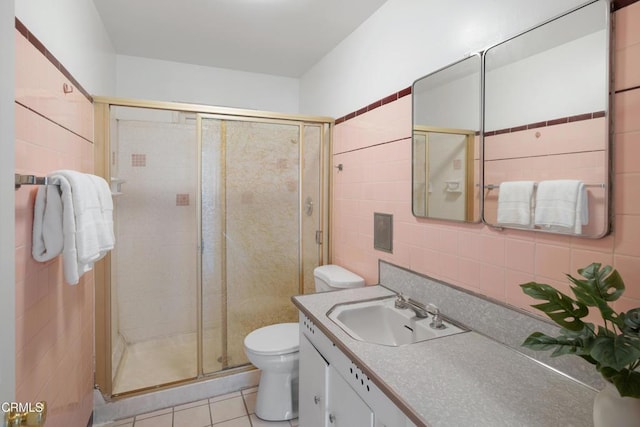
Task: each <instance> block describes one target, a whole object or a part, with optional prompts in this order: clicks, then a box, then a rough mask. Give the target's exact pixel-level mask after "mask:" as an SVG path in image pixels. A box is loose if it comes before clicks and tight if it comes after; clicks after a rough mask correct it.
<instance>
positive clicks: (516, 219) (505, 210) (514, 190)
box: [498, 181, 535, 227]
mask: <svg viewBox="0 0 640 427" xmlns="http://www.w3.org/2000/svg"><path fill="white" fill-rule="evenodd" d="M534 185H535V182H534V181H507V182H503V183H502V184H500V193H499V194H498V224H502V225H518V226H525V227H531V226H532V221H531V208H532V201H533V189H534Z"/></svg>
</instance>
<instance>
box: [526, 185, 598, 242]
mask: <svg viewBox="0 0 640 427" xmlns="http://www.w3.org/2000/svg"><path fill="white" fill-rule="evenodd" d="M588 223H589V205H588V197H587V189H586V187H585V185H584V183H583V182H582V181H579V180H573V179H559V180H554V181H542V182H540V184H538V190H537V192H536V209H535V224H536V225H539V226H541V227H543V228H545V229H548V230H554V231H560V232H569V233H575V234H582V226H583V225H587V224H588Z"/></svg>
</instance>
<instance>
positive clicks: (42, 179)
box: [14, 173, 51, 190]
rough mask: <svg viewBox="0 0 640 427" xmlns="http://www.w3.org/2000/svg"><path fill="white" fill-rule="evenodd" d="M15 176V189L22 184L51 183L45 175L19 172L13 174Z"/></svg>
mask: <svg viewBox="0 0 640 427" xmlns="http://www.w3.org/2000/svg"><path fill="white" fill-rule="evenodd" d="M14 175H15V176H16V190H17V189H18V188H20V187H22V186H23V185H47V184H51V183H50V182H49V179H48V178H47V177H46V176H35V175H21V174H19V173H16V174H14Z"/></svg>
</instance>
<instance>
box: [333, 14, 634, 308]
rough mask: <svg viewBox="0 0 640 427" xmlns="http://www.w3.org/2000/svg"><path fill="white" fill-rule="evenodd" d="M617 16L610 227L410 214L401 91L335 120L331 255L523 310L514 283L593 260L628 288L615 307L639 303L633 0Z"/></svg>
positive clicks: (363, 268)
mask: <svg viewBox="0 0 640 427" xmlns="http://www.w3.org/2000/svg"><path fill="white" fill-rule="evenodd" d="M616 15H617V16H616V23H617V27H616V34H615V37H616V66H617V67H618V69H617V71H616V77H617V82H616V90H617V94H616V98H615V123H616V124H615V143H614V144H615V149H614V153H615V154H614V155H615V166H614V171H615V175H614V189H615V194H614V197H615V202H614V204H615V206H614V208H615V220H614V221H615V222H614V226H613V227H614V229H613V232H612V233H611V234H610V235H608V236H607V237H605V238H603V239H598V240H588V239H579V238H572V237H566V236H556V235H546V234H536V233H531V232H527V231H518V230H505V231H497V230H494V229H492V228H489V227H487V226H484V225H482V224H458V223H452V222H444V221H435V220H426V219H420V218H415V217H414V216H413V215H412V214H411V194H410V188H411V138H410V130H411V124H410V120H411V102H410V97H408V96H407V97H404V98H401V99H399V100H398V101H396V102H393V103H391V104H387V105H385V107H386V108H385V109H384V110H382V109H377V110H380V111H377V114H378V116H376V117H375V120H372V119H371V118H370V117H367V115H368V114H370V113H371V112H367V113H364V114H363V115H362V116H357V117H356V118H355V119H351V120H346V121H344V122H341V123H340V124H338V125H337V126H336V129H335V133H334V139H335V140H334V150H333V162H334V164H338V163H342V164H343V166H344V169H343V171H341V172H340V171H338V170H337V169H334V170H333V172H332V173H333V195H332V202H333V208H332V209H333V210H332V214H333V219H332V231H333V234H332V236H333V237H332V244H333V246H332V248H333V253H332V262H334V263H337V264H341V265H343V266H345V267H346V268H349V269H351V270H353V271H354V272H356V273H358V274H360V275H361V276H363V277H364V278H365V279H366V281H367V283H368V284H374V283H376V282H377V280H378V270H377V269H378V259H384V260H387V261H389V262H392V263H394V264H396V265H400V266H403V267H406V268H409V269H411V270H414V271H417V272H419V273H423V274H427V275H429V276H432V277H435V278H438V279H442V280H445V281H447V282H449V283H452V284H455V285H458V286H461V287H464V288H467V289H469V290H472V291H475V292H479V293H481V294H484V295H488V296H490V297H493V298H496V299H498V300H501V301H504V302H506V303H509V304H512V305H514V306H518V307H521V308H524V309H527V310H531V311H533V309H531V308H530V307H529V304H531V303H532V302H533V300H531V299H529V297H527V296H526V295H524V294H523V293H522V291H521V289H520V287H519V286H518V285H519V284H521V283H524V282H527V281H531V280H536V281H541V282H545V283H549V284H551V285H556V286H560V287H565V289H566V290H568V287H569V285H568V283H567V281H566V279H565V277H564V275H563V273H565V272H566V273H572V274H575V271H576V270H577V269H578V268H580V267H583V266H585V265H587V264H589V263H591V262H601V263H604V264H610V265H613V266H614V267H615V268H617V269H618V271H619V272H620V273H621V274H622V276H623V278H624V279H625V284H626V286H627V291H626V292H625V296H624V298H622V299H621V300H619V301H618V302H617V303H616V305H617V307H616V308H617V309H619V310H626V309H629V308H632V307H637V306H640V202H638V200H640V190H639V188H640V187H639V185H638V184H640V162H638V161H637V159H640V88H639V87H638V85H639V84H640V80H638V78H639V77H638V76H640V25H638V22H640V2H637V3H634V4H633V5H631V6H628V7H625V8H623V9H620V10H619V11H618V12H616ZM374 111H376V110H374ZM381 113H384V114H381ZM387 115H388V116H389V117H390V118H391V120H386V119H385V117H387ZM371 117H372V116H371ZM358 119H359V122H357V123H356V122H354V123H353V125H350V124H349V122H351V121H352V120H354V121H355V120H358ZM382 127H384V128H385V129H384V130H381V128H382ZM387 128H393V129H387ZM349 150H351V151H349ZM374 212H382V213H391V214H393V216H394V217H393V218H394V242H393V245H394V251H393V254H388V253H385V252H380V251H376V250H374V249H373V233H372V229H373V225H372V221H373V213H374Z"/></svg>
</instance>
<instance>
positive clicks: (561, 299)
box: [520, 282, 589, 331]
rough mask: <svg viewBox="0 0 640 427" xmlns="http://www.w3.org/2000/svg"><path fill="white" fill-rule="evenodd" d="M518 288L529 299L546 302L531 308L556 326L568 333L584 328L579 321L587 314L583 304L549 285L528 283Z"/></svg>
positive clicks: (587, 310) (582, 323)
mask: <svg viewBox="0 0 640 427" xmlns="http://www.w3.org/2000/svg"><path fill="white" fill-rule="evenodd" d="M520 287H521V288H522V290H523V291H524V293H525V294H527V295H529V296H530V297H532V298H535V299H539V300H544V301H547V302H546V303H544V304H536V305H532V306H531V307H534V308H537V309H538V310H540V311H542V312H544V313H545V314H546V315H547V316H549V317H550V318H551V319H552V320H553V321H554V322H556V323H557V324H558V325H560V326H562V327H563V328H565V329H568V330H570V331H581V330H582V329H583V328H584V322H583V321H582V320H580V319H581V318H583V317H585V316H586V315H587V314H589V309H588V308H587V306H586V305H585V304H583V303H581V302H579V301H575V300H574V299H573V298H571V297H569V296H567V295H565V294H563V293H562V292H560V291H557V290H556V289H554V288H553V287H551V286H549V285H545V284H541V283H535V282H529V283H525V284H523V285H520Z"/></svg>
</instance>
